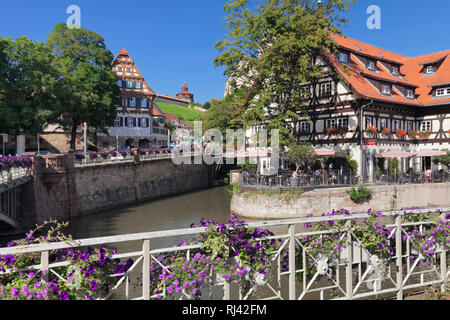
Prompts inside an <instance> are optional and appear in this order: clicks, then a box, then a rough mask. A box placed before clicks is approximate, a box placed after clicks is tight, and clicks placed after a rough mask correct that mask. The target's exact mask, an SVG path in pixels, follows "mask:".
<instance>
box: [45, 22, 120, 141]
mask: <svg viewBox="0 0 450 320" xmlns="http://www.w3.org/2000/svg"><path fill="white" fill-rule="evenodd" d="M47 46H48V47H49V48H50V49H51V50H52V53H53V55H54V57H55V59H54V66H55V67H56V68H57V69H58V71H59V72H60V73H61V75H62V77H63V79H64V81H63V83H64V89H65V90H64V94H63V95H62V96H61V110H60V113H61V115H62V117H61V118H60V119H59V121H58V124H59V125H61V126H62V127H63V128H64V129H66V130H68V131H70V132H71V140H70V148H71V149H75V142H76V134H77V129H78V127H79V126H80V125H82V124H83V123H84V122H87V123H88V126H89V127H90V128H93V129H94V130H96V132H97V131H104V132H106V128H107V127H108V126H112V125H113V124H114V119H115V118H116V116H117V111H116V106H117V105H118V104H119V103H120V100H119V95H120V88H119V86H118V85H117V78H116V75H115V73H114V72H113V71H112V68H111V64H112V61H113V54H112V53H111V52H110V51H109V50H108V49H107V48H106V45H105V41H104V39H103V38H102V37H101V36H100V35H98V34H97V33H95V32H93V31H90V30H88V29H85V28H80V29H70V28H68V27H67V25H66V24H65V23H60V24H58V25H56V26H55V28H54V29H53V30H52V31H51V33H50V35H49V36H48V38H47Z"/></svg>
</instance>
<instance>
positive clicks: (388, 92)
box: [381, 84, 391, 94]
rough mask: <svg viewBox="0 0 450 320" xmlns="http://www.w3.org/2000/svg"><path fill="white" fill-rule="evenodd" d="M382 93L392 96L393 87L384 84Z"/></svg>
mask: <svg viewBox="0 0 450 320" xmlns="http://www.w3.org/2000/svg"><path fill="white" fill-rule="evenodd" d="M381 93H383V94H391V85H389V84H382V85H381Z"/></svg>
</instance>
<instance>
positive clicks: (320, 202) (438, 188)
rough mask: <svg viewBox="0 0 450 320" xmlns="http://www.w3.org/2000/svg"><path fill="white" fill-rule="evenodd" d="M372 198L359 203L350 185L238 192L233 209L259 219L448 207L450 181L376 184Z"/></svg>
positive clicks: (235, 195)
mask: <svg viewBox="0 0 450 320" xmlns="http://www.w3.org/2000/svg"><path fill="white" fill-rule="evenodd" d="M369 188H370V189H371V190H372V199H371V200H370V201H369V202H366V203H363V204H355V203H354V202H353V201H352V200H351V199H350V196H349V194H348V193H347V192H346V190H348V189H349V188H335V189H316V190H313V191H309V192H305V193H302V194H301V193H293V194H290V193H283V194H277V193H274V194H268V193H267V192H266V193H263V192H252V191H235V192H234V194H233V197H232V199H231V210H232V211H233V212H235V213H237V214H239V215H241V216H244V217H247V218H257V219H284V218H301V217H306V215H307V214H309V213H313V214H314V215H321V214H322V213H327V212H330V211H331V210H333V209H336V210H339V209H347V210H350V211H351V212H358V213H363V212H367V211H368V210H369V209H372V210H380V211H393V210H400V209H404V208H411V207H413V206H414V207H419V208H426V207H441V206H442V207H444V206H449V205H450V183H436V184H412V185H411V184H406V185H396V186H373V187H369Z"/></svg>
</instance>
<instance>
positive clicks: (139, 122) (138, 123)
mask: <svg viewBox="0 0 450 320" xmlns="http://www.w3.org/2000/svg"><path fill="white" fill-rule="evenodd" d="M137 126H138V128H140V127H141V118H137Z"/></svg>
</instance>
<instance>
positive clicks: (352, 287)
mask: <svg viewBox="0 0 450 320" xmlns="http://www.w3.org/2000/svg"><path fill="white" fill-rule="evenodd" d="M448 212H450V207H448V208H432V209H415V210H403V211H393V212H385V213H383V214H382V216H379V218H380V219H385V220H390V222H391V223H387V224H386V227H390V228H392V232H391V234H390V237H392V239H395V248H393V249H394V250H395V255H394V256H392V257H391V258H389V260H388V261H385V263H386V267H387V272H385V273H384V274H383V275H382V274H381V272H379V261H378V257H376V256H375V255H374V254H372V253H370V252H369V251H368V250H367V248H366V247H365V245H364V244H363V243H362V242H361V240H360V239H358V238H357V237H356V236H355V234H353V233H352V232H351V230H350V229H349V230H334V229H329V230H326V231H313V232H311V231H307V230H301V229H302V226H303V225H304V224H305V223H320V222H328V221H330V220H333V221H336V222H338V221H341V222H350V223H351V222H352V221H354V220H355V219H366V218H369V217H370V215H369V214H352V215H336V216H332V217H330V216H322V217H310V218H299V219H287V220H274V221H265V222H252V223H248V226H249V227H250V228H268V229H272V230H275V229H277V232H276V235H274V236H270V237H265V238H262V239H259V240H258V241H260V242H264V241H270V240H273V239H277V240H281V242H282V243H283V244H282V245H281V247H280V248H279V249H277V252H276V253H275V255H274V256H273V257H272V258H271V261H272V263H273V265H272V272H271V274H270V276H269V278H268V279H266V280H265V281H263V282H260V283H257V284H255V285H254V286H253V287H252V288H250V289H249V290H248V291H246V292H242V289H241V288H239V289H238V291H239V292H238V293H237V292H236V290H234V294H233V286H235V285H236V281H220V280H218V281H216V282H212V283H210V285H211V286H214V287H218V288H220V290H222V291H223V299H225V300H228V299H231V298H233V297H238V298H237V299H242V300H245V299H249V298H250V297H253V298H254V299H261V300H269V299H270V300H273V299H289V300H297V299H298V300H301V299H336V300H342V299H345V300H346V299H350V300H351V299H367V298H380V297H387V296H389V295H391V296H392V295H394V296H395V297H396V298H397V299H399V300H400V299H402V298H403V295H404V293H405V292H407V291H408V290H412V289H418V288H425V287H427V286H431V285H436V286H440V288H441V290H444V289H445V286H446V283H447V282H448V280H449V276H450V272H449V271H448V270H449V269H448V267H449V259H448V247H441V248H439V250H436V252H435V253H434V254H433V257H432V259H426V258H425V257H424V256H423V255H422V254H418V255H417V260H416V261H415V262H414V263H412V262H411V261H410V260H409V258H410V255H412V254H413V253H412V252H413V249H412V248H413V246H414V244H413V240H412V239H411V238H410V237H409V236H408V233H407V232H406V231H405V228H406V227H408V226H417V227H418V228H421V227H422V226H426V225H427V224H429V223H430V221H428V220H423V221H417V222H404V221H402V217H403V216H408V215H413V214H434V215H437V216H441V217H442V219H446V217H445V214H446V213H448ZM447 222H448V221H447ZM205 231H206V228H204V227H202V228H190V229H179V230H168V231H157V232H146V233H137V234H126V235H119V236H109V237H99V238H90V239H82V240H73V241H70V242H55V243H49V244H40V245H28V246H25V247H9V248H0V255H7V254H10V255H19V254H26V253H39V254H40V256H41V263H40V264H39V265H34V266H28V267H26V268H22V269H18V270H6V271H5V273H13V272H24V271H26V272H28V271H30V270H41V271H42V270H50V271H52V268H56V267H62V266H69V265H70V263H69V262H58V263H53V264H52V263H49V254H50V252H51V251H54V250H57V249H66V248H80V247H93V246H100V245H106V246H108V245H112V244H114V245H117V244H119V243H132V242H136V241H137V242H138V243H140V247H139V249H138V250H136V251H128V252H124V253H120V254H116V255H114V256H113V257H112V258H119V259H126V258H135V259H136V260H135V261H134V263H133V265H132V266H131V268H130V269H129V270H128V271H127V272H126V273H123V274H119V275H114V277H117V278H118V280H117V283H116V286H115V287H114V288H113V289H112V291H111V292H110V293H109V294H108V295H107V296H105V297H104V299H108V298H111V295H112V294H113V293H114V292H116V291H117V290H118V288H119V287H121V286H122V287H123V286H124V287H125V288H124V290H125V293H124V295H123V297H119V298H121V299H132V300H142V299H144V300H149V299H155V298H156V296H155V295H150V291H149V287H150V278H149V274H150V262H151V261H154V260H156V257H157V255H159V254H163V253H170V252H184V254H186V257H187V258H188V257H189V256H192V252H193V251H195V250H196V249H199V248H201V247H202V244H199V245H186V246H178V247H176V246H169V247H157V246H154V247H152V244H153V243H154V242H156V241H158V240H160V239H163V238H164V239H173V238H176V239H179V238H180V237H185V238H186V239H187V238H189V237H192V236H195V235H198V234H200V233H203V232H205ZM299 231H300V232H299ZM329 234H331V235H336V234H339V236H341V237H346V239H347V240H346V246H345V248H344V250H343V252H342V254H341V255H340V256H339V257H338V258H337V260H336V261H334V262H326V261H325V264H324V262H323V261H317V260H318V257H314V256H312V255H311V254H310V253H309V252H308V249H307V248H306V247H305V246H303V244H302V240H301V239H302V238H303V237H305V236H312V235H322V236H326V235H329ZM405 238H406V240H405ZM287 248H289V257H288V260H289V267H288V270H283V269H282V266H281V252H282V250H285V249H287ZM298 250H300V252H298ZM299 253H300V256H301V258H302V260H303V266H305V261H306V259H312V260H314V261H316V262H318V265H319V266H318V268H317V271H316V272H315V273H314V275H313V276H312V278H307V274H306V267H303V268H300V267H299V266H298V265H296V264H297V263H296V255H297V254H299ZM312 260H311V261H312ZM424 261H425V262H426V263H427V266H420V267H419V262H424ZM139 265H140V268H138V266H139ZM163 268H171V266H170V265H165V266H163ZM133 272H135V273H137V277H138V278H140V279H142V289H138V290H141V291H138V292H137V294H136V296H134V297H131V296H130V290H129V284H128V283H129V279H130V277H132V275H133ZM1 274H2V273H1V272H0V275H1ZM330 290H333V292H334V293H333V296H330V295H329V292H330ZM210 292H211V291H210ZM164 297H165V296H164V294H163V295H162V298H164ZM176 298H177V299H180V300H181V299H186V298H188V299H189V298H191V297H190V296H189V295H187V294H184V293H183V292H180V293H179V294H178V295H177V296H176ZM201 298H202V299H203V298H206V299H210V298H211V296H209V297H208V295H206V294H205V295H203V294H202V296H201ZM219 298H220V299H221V298H222V296H219Z"/></svg>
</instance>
